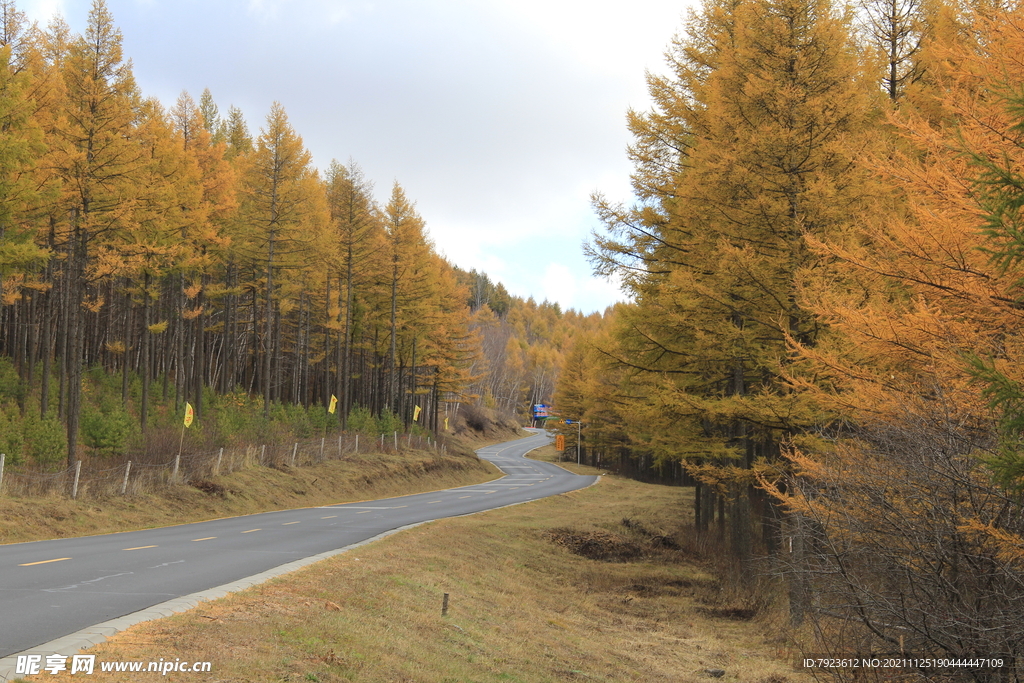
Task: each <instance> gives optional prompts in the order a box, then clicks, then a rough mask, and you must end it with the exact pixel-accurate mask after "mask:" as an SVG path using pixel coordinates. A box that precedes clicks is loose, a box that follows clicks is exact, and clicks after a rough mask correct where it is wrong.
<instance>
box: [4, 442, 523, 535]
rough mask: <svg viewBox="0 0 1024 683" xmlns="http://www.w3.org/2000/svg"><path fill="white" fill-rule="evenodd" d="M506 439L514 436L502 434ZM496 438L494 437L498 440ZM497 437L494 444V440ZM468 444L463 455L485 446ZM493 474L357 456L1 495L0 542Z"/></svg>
mask: <svg viewBox="0 0 1024 683" xmlns="http://www.w3.org/2000/svg"><path fill="white" fill-rule="evenodd" d="M506 438H507V439H513V438H516V435H514V434H509V435H508V436H507V437H506ZM499 441H500V440H499ZM494 442H497V441H494ZM487 443H488V442H487V441H484V440H482V439H481V440H479V441H472V442H469V441H467V444H466V449H465V450H466V452H467V453H468V452H471V450H472V449H475V448H480V447H481V446H484V445H487ZM499 475H500V473H499V472H498V471H497V469H496V468H494V467H493V466H492V465H490V464H489V463H487V462H484V461H481V460H478V459H477V458H476V457H475V456H467V455H461V456H460V455H444V456H442V455H438V454H437V453H434V452H432V451H403V452H401V453H398V454H394V455H386V454H381V453H369V454H358V455H355V456H352V457H350V458H346V459H344V460H330V461H326V462H324V463H322V464H320V465H315V466H312V467H296V468H290V467H281V468H271V467H259V466H257V467H252V468H249V469H245V470H239V471H236V472H233V473H231V474H229V475H225V476H221V477H212V478H210V479H208V480H204V481H203V482H197V483H198V484H199V485H200V486H201V487H202V488H196V486H194V485H182V486H174V487H169V488H165V489H162V490H160V491H159V492H155V493H147V494H140V495H134V496H126V497H124V496H107V497H104V498H98V499H96V498H89V499H83V500H77V501H75V500H70V499H68V498H64V497H56V496H53V497H41V498H15V497H0V543H19V542H23V541H37V540H44V539H50V538H66V537H72V536H86V535H92V534H103V533H113V532H118V531H131V530H134V529H144V528H151V527H158V526H167V525H172V524H186V523H189V522H198V521H204V520H208V519H216V518H219V517H231V516H235V515H247V514H253V513H256V512H267V511H270V510H282V509H287V508H295V507H310V506H314V505H324V504H328V503H339V502H348V501H354V500H368V499H373V498H384V497H389V496H398V495H404V494H407V493H420V492H423V491H432V490H436V489H443V488H450V487H454V486H465V485H467V484H475V483H479V482H483V481H489V480H491V479H494V478H495V477H497V476H499Z"/></svg>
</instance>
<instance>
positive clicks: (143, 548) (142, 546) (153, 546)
mask: <svg viewBox="0 0 1024 683" xmlns="http://www.w3.org/2000/svg"><path fill="white" fill-rule="evenodd" d="M155 547H156V546H155V545H140V546H139V547H138V548H123V550H145V549H146V548H155Z"/></svg>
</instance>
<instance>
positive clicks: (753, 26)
mask: <svg viewBox="0 0 1024 683" xmlns="http://www.w3.org/2000/svg"><path fill="white" fill-rule="evenodd" d="M866 4H867V5H869V6H868V7H867V13H866V14H865V15H864V16H865V18H866V20H867V21H868V22H869V24H868V26H867V27H866V32H865V33H864V34H862V35H864V36H867V39H866V42H861V43H859V44H858V42H857V38H856V35H855V34H851V33H849V32H848V31H849V24H848V23H846V21H847V19H848V15H845V14H844V13H843V10H842V9H841V8H839V7H837V6H833V5H830V4H829V3H817V2H786V1H779V2H776V1H774V0H752V1H751V2H742V3H727V2H716V1H709V2H706V3H705V4H704V6H703V8H702V10H701V11H700V12H699V13H696V14H694V15H693V17H692V18H691V21H690V23H689V26H688V33H687V34H686V35H685V36H683V37H681V38H677V39H676V41H675V43H674V44H673V47H672V49H671V51H670V52H669V60H670V61H669V63H670V66H671V68H672V73H671V75H670V76H664V77H652V78H651V79H650V85H651V94H652V97H653V99H654V102H655V108H654V110H653V111H652V112H649V113H646V114H644V113H636V112H631V113H630V116H629V125H630V129H631V131H632V132H633V134H634V136H635V140H636V142H635V144H634V145H633V147H631V149H630V153H631V156H632V159H633V161H634V164H635V169H636V170H635V173H634V176H633V180H634V190H635V194H636V197H637V199H638V202H637V203H636V204H635V205H634V206H632V207H625V206H616V205H613V204H610V203H608V202H606V201H604V200H603V199H602V198H600V197H598V198H597V201H596V208H597V210H598V213H599V215H600V217H601V218H602V219H603V220H604V222H605V223H606V225H607V227H608V229H609V230H608V233H606V234H603V235H599V236H596V237H595V241H594V245H593V247H592V255H593V257H594V259H595V262H596V265H597V267H598V269H599V270H601V271H604V272H619V273H620V274H621V275H622V277H623V279H624V281H625V282H626V283H627V285H628V286H629V288H630V289H631V290H632V291H633V293H634V295H635V303H633V304H629V305H625V306H623V307H622V308H621V310H619V311H617V313H616V315H615V317H614V320H611V321H609V322H610V324H609V326H608V327H607V328H606V329H605V330H604V331H603V332H602V334H604V335H605V336H604V337H603V338H600V339H599V337H598V336H595V337H593V339H594V340H595V341H592V342H591V346H590V347H589V348H579V349H574V350H573V352H572V354H571V355H570V358H569V361H568V362H567V364H566V371H565V373H564V374H563V377H562V381H561V382H560V384H559V388H558V391H557V394H556V395H557V396H558V397H559V398H560V400H561V401H563V402H564V403H566V404H568V405H572V406H574V407H576V406H578V408H577V410H578V411H579V412H581V413H582V414H583V415H584V416H585V424H586V425H587V429H585V430H584V432H586V431H588V430H592V431H593V432H594V435H595V438H594V443H593V446H594V448H595V449H598V450H600V451H601V452H602V453H603V454H604V455H605V456H606V457H608V458H610V459H619V460H620V461H624V460H629V461H632V462H641V463H643V462H644V461H647V462H650V461H652V460H653V462H654V463H655V466H656V467H661V468H662V470H663V471H664V470H666V469H668V468H669V467H670V466H671V465H672V464H673V463H683V464H684V465H685V466H686V469H687V472H688V474H689V475H690V479H689V481H688V483H691V484H695V485H696V491H697V496H696V501H695V519H696V530H695V531H696V532H697V533H698V534H700V533H703V532H705V531H710V530H711V529H712V528H713V526H717V529H716V531H717V534H718V537H719V538H723V539H725V540H726V541H727V542H728V543H729V544H730V546H731V550H732V552H733V554H734V556H735V557H736V558H738V559H739V560H741V562H742V563H745V562H746V561H747V560H748V559H750V558H751V557H752V556H753V555H754V554H762V555H764V556H766V559H767V561H768V563H769V565H770V566H773V567H774V569H775V573H776V575H777V576H778V577H779V579H780V581H781V582H782V585H783V586H784V587H785V588H786V589H787V595H788V604H789V609H790V610H791V615H792V621H793V624H794V625H795V626H799V625H800V624H802V623H803V621H804V620H805V619H811V620H813V622H814V630H813V633H814V635H813V637H811V639H810V641H808V645H807V646H808V647H809V648H812V649H813V650H815V651H830V652H836V653H843V652H849V651H861V652H868V651H873V652H898V651H901V650H904V648H905V651H908V652H915V653H919V654H922V653H929V654H932V655H943V656H963V655H967V654H977V655H980V654H982V653H985V654H998V655H1002V656H1011V655H1012V656H1018V655H1020V652H1021V647H1022V644H1024V628H1022V627H1021V622H1020V619H1019V614H1020V613H1021V610H1022V609H1024V564H1022V558H1024V507H1022V505H1021V499H1020V497H1021V495H1022V493H1024V436H1022V434H1024V370H1022V368H1024V346H1022V344H1021V341H1020V340H1021V338H1022V332H1024V329H1022V323H1024V316H1022V315H1021V311H1022V301H1024V289H1022V287H1024V277H1022V270H1021V266H1022V265H1024V213H1022V211H1024V171H1022V168H1024V90H1022V89H1021V85H1020V84H1021V83H1024V58H1022V55H1024V10H1022V8H1021V7H1020V6H1017V5H1013V4H998V5H997V4H989V3H981V2H978V3H970V2H965V3H944V2H938V3H913V2H892V3H889V2H875V3H866ZM886 21H888V22H890V23H889V24H888V25H884V23H885V22H886ZM872 22H873V23H872ZM801 27H802V29H801ZM886 41H889V42H888V44H889V47H890V48H891V49H890V50H889V52H888V53H887V54H886V57H887V59H879V58H878V55H879V52H878V50H879V49H880V47H881V46H884V45H885V44H886ZM900 41H903V42H900ZM598 339H599V340H598ZM609 378H610V379H611V381H610V382H609V381H605V380H607V379H609ZM588 418H589V420H588ZM599 434H604V435H610V438H609V436H604V437H602V438H604V439H605V441H604V442H603V443H600V442H599V439H598V435H599ZM566 435H567V437H568V436H569V432H566ZM573 436H574V435H573ZM584 443H586V438H585V439H584ZM599 443H600V446H599V445H598V444H599ZM633 466H634V467H635V465H633ZM747 566H749V565H747ZM815 641H816V642H815ZM972 675H974V674H969V673H964V672H959V673H956V674H951V675H950V676H949V677H948V680H961V679H962V680H967V678H964V677H969V676H972ZM986 675H987V674H985V675H982V676H981V677H980V678H977V677H976V678H970V680H997V679H996V678H991V679H990V678H986V677H985V676H986ZM997 675H998V674H993V676H997ZM844 676H846V674H843V673H836V674H835V677H836V679H837V680H846V678H844ZM941 680H947V678H942V679H941Z"/></svg>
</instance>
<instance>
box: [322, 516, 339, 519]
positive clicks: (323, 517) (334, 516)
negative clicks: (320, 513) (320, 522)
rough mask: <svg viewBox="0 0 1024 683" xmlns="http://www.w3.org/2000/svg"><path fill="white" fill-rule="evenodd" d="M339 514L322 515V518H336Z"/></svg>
mask: <svg viewBox="0 0 1024 683" xmlns="http://www.w3.org/2000/svg"><path fill="white" fill-rule="evenodd" d="M337 516H338V515H327V516H326V517H321V518H320V519H334V518H335V517H337Z"/></svg>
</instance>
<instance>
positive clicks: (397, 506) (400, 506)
mask: <svg viewBox="0 0 1024 683" xmlns="http://www.w3.org/2000/svg"><path fill="white" fill-rule="evenodd" d="M407 507H409V506H408V505H396V506H395V507H393V508H391V509H392V510H397V509H399V508H407Z"/></svg>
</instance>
